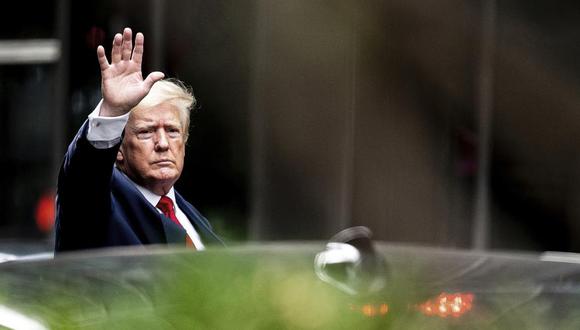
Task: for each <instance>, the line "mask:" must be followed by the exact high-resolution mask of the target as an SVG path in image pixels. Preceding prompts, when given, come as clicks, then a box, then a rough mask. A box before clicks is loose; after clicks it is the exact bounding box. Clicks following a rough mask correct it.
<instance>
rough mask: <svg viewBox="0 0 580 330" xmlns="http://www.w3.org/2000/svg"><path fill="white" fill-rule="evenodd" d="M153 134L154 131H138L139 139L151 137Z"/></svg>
mask: <svg viewBox="0 0 580 330" xmlns="http://www.w3.org/2000/svg"><path fill="white" fill-rule="evenodd" d="M152 136H153V133H152V132H150V131H139V132H137V138H138V139H149V138H151V137H152Z"/></svg>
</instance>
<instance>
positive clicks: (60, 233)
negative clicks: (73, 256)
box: [55, 121, 223, 252]
mask: <svg viewBox="0 0 580 330" xmlns="http://www.w3.org/2000/svg"><path fill="white" fill-rule="evenodd" d="M87 130H88V121H86V122H85V123H84V124H83V126H82V127H81V129H80V130H79V132H78V133H77V135H76V137H75V138H74V140H73V142H72V143H71V144H70V146H69V148H68V151H67V153H66V155H65V158H64V162H63V164H62V166H61V169H60V173H59V177H58V191H57V198H56V213H57V215H56V224H55V228H56V242H55V252H60V251H69V250H80V249H90V248H102V247H110V246H123V245H142V244H172V243H176V244H183V245H184V246H185V237H186V232H185V230H184V229H183V228H182V227H180V226H179V225H176V224H175V223H173V222H172V221H171V220H170V219H168V218H167V217H165V216H164V215H162V214H160V213H159V212H158V211H157V209H156V208H155V207H153V206H152V205H151V204H150V203H149V202H148V201H147V200H146V199H145V197H143V195H142V194H141V192H139V190H137V188H136V187H135V185H134V184H133V183H132V182H131V181H129V179H128V178H127V177H126V176H125V174H124V173H122V172H121V171H119V170H118V169H117V168H116V167H115V166H114V163H115V159H116V155H117V151H118V150H119V147H120V143H119V144H118V145H116V146H115V147H113V148H109V149H97V148H95V147H93V146H92V145H91V144H90V143H89V141H88V140H87V139H86V136H87ZM175 199H176V202H177V205H178V206H179V208H180V209H181V210H182V211H183V213H185V215H186V216H187V217H188V218H189V220H190V221H191V223H192V224H193V226H194V227H195V229H196V231H197V232H198V233H199V235H200V237H201V239H202V242H203V243H204V245H211V244H219V245H223V243H222V241H221V240H220V238H219V237H218V236H217V235H216V234H214V232H213V231H212V228H211V226H210V224H209V222H208V221H207V219H206V218H204V217H203V216H202V215H201V214H200V213H199V212H198V211H197V210H196V209H195V208H194V207H193V206H192V205H191V204H189V203H188V202H187V201H185V199H183V197H181V195H180V194H179V193H177V191H175Z"/></svg>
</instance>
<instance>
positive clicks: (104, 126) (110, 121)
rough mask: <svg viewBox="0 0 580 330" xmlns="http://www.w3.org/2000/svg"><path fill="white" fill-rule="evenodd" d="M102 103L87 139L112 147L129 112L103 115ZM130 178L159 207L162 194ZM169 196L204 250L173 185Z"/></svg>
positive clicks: (101, 146)
mask: <svg viewBox="0 0 580 330" xmlns="http://www.w3.org/2000/svg"><path fill="white" fill-rule="evenodd" d="M102 103H103V101H102V100H101V102H99V104H98V105H97V107H96V108H95V110H94V111H93V112H92V113H91V114H90V115H89V129H88V132H87V140H88V141H89V143H90V144H91V145H93V146H94V147H95V148H97V149H107V148H111V147H113V146H114V145H116V144H117V143H119V141H121V135H122V134H123V130H124V129H125V125H126V124H127V121H128V120H129V114H128V113H127V114H125V115H122V116H118V117H101V116H100V111H101V104H102ZM128 179H129V181H131V183H133V184H134V185H135V187H137V189H138V190H139V191H140V192H141V194H142V195H143V197H145V199H146V200H147V201H148V202H149V203H151V205H153V207H155V208H157V207H156V205H157V203H158V202H159V200H160V199H161V196H159V195H157V194H155V193H153V192H151V191H150V190H148V189H146V188H144V187H142V186H140V185H138V184H136V183H135V182H133V180H131V179H130V178H128ZM167 197H169V198H171V201H173V206H174V209H175V216H176V217H177V220H179V223H180V224H181V226H182V227H183V229H185V231H186V232H187V235H188V236H189V238H191V240H192V242H193V244H194V245H195V248H196V249H197V250H204V249H205V247H204V245H203V243H202V242H201V238H200V237H199V234H198V233H197V231H196V230H195V228H194V227H193V225H192V224H191V222H190V221H189V219H188V218H187V216H186V215H185V213H183V211H181V209H180V208H179V206H178V205H177V203H175V191H174V189H173V187H171V189H170V190H169V192H168V193H167ZM157 211H159V213H162V212H161V210H159V209H157Z"/></svg>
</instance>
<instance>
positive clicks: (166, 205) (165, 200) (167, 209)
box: [157, 196, 175, 216]
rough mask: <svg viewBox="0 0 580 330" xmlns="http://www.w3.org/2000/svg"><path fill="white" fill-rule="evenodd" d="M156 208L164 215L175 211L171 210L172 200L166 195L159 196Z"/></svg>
mask: <svg viewBox="0 0 580 330" xmlns="http://www.w3.org/2000/svg"><path fill="white" fill-rule="evenodd" d="M157 208H158V209H160V210H161V212H163V213H164V214H165V215H166V216H169V215H170V214H173V213H175V212H174V211H173V201H172V200H171V198H169V197H167V196H161V199H160V200H159V202H158V203H157Z"/></svg>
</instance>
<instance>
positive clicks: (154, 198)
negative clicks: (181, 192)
mask: <svg viewBox="0 0 580 330" xmlns="http://www.w3.org/2000/svg"><path fill="white" fill-rule="evenodd" d="M133 183H134V182H133ZM135 187H137V189H138V190H139V191H140V192H141V194H143V197H145V199H146V200H147V201H148V202H149V203H151V205H153V206H156V205H157V203H159V200H160V199H161V196H160V195H157V194H155V193H153V192H151V190H149V189H147V188H145V187H141V186H140V185H138V184H136V183H135ZM165 196H167V197H169V198H171V201H173V204H175V190H174V189H173V187H171V189H169V192H167V194H166V195H165Z"/></svg>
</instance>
